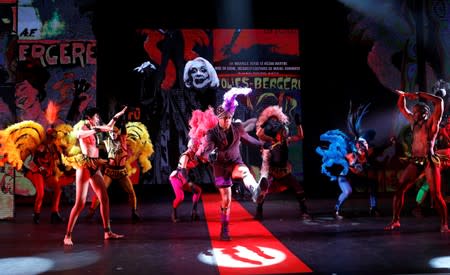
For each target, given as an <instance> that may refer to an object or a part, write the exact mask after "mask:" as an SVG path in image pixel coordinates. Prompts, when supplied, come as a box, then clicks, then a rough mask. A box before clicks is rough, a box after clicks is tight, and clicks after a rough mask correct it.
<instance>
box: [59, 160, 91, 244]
mask: <svg viewBox="0 0 450 275" xmlns="http://www.w3.org/2000/svg"><path fill="white" fill-rule="evenodd" d="M89 177H90V174H89V170H87V169H83V168H80V169H77V171H76V179H75V188H76V193H75V204H74V205H73V207H72V210H71V211H70V216H69V221H68V223H67V230H66V235H65V237H64V245H73V242H72V231H73V228H74V226H75V223H76V222H77V219H78V216H79V215H80V213H81V211H82V210H83V208H84V205H85V203H86V196H87V191H88V187H89V185H88V182H89Z"/></svg>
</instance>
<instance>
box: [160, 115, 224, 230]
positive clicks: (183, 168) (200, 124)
mask: <svg viewBox="0 0 450 275" xmlns="http://www.w3.org/2000/svg"><path fill="white" fill-rule="evenodd" d="M217 121H218V120H217V117H216V116H215V114H214V110H213V109H212V108H209V109H207V110H206V111H204V112H203V111H201V110H194V111H193V112H192V116H191V119H190V120H189V126H190V130H189V138H190V140H189V142H188V148H187V149H186V151H184V152H183V153H182V154H181V156H180V159H179V160H178V166H177V169H176V170H174V171H173V172H172V173H171V174H170V177H169V180H170V183H171V185H172V188H173V191H174V193H175V199H174V200H173V202H172V215H171V219H172V221H173V222H174V223H176V222H178V221H179V218H178V215H177V208H178V206H180V204H181V203H182V202H183V200H184V192H185V191H187V192H192V193H193V195H192V211H191V220H192V221H195V220H198V219H199V216H198V213H197V204H198V201H199V200H200V196H201V193H202V189H201V187H200V186H198V185H197V184H196V183H195V176H194V175H193V174H192V173H190V172H191V171H192V169H193V168H195V167H197V165H199V159H198V158H197V157H196V156H195V154H196V153H197V151H198V150H199V149H201V147H202V146H203V143H202V142H203V140H204V137H205V134H206V133H207V131H208V130H209V129H212V128H214V127H215V126H216V125H217Z"/></svg>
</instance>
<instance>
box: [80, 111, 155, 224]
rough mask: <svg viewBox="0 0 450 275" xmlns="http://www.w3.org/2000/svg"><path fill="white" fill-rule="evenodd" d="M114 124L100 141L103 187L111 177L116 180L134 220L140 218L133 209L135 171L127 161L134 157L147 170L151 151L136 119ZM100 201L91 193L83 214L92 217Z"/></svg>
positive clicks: (143, 126)
mask: <svg viewBox="0 0 450 275" xmlns="http://www.w3.org/2000/svg"><path fill="white" fill-rule="evenodd" d="M117 126H118V127H116V126H114V127H113V130H112V131H110V132H109V137H108V138H107V139H106V140H104V144H105V148H106V153H107V155H108V163H107V164H106V166H105V170H104V179H105V186H106V188H108V187H109V186H110V184H111V182H112V181H113V180H115V181H117V182H119V184H120V185H121V186H122V188H123V189H124V190H125V192H126V193H127V194H128V202H129V203H130V207H131V220H132V221H133V222H138V221H140V220H141V218H140V217H139V215H138V212H137V199H136V193H135V191H134V187H133V183H132V182H131V179H130V177H129V176H130V175H131V174H133V173H136V171H134V170H133V169H132V167H131V163H132V162H133V161H135V160H136V159H139V160H140V164H141V166H142V167H143V168H142V169H143V172H144V173H145V172H147V171H148V170H150V169H151V163H150V160H149V158H150V156H151V155H152V154H153V145H152V143H151V140H150V137H149V134H148V131H147V127H145V125H144V124H142V123H140V122H128V123H127V124H126V125H125V122H124V121H123V120H120V121H118V122H117ZM99 204H100V202H99V200H98V198H97V196H95V197H94V198H93V199H92V203H91V207H90V208H89V213H88V215H87V216H86V218H87V219H90V218H92V217H93V216H94V214H95V210H96V209H97V207H98V206H99Z"/></svg>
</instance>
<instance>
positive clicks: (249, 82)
mask: <svg viewBox="0 0 450 275" xmlns="http://www.w3.org/2000/svg"><path fill="white" fill-rule="evenodd" d="M136 34H137V35H138V36H140V37H142V40H143V41H144V42H143V45H142V47H143V50H144V51H145V53H146V56H145V59H146V60H148V61H150V62H151V63H152V64H153V65H154V66H155V69H154V70H153V71H152V72H150V73H149V74H148V76H147V77H146V80H145V81H142V82H141V83H142V86H141V87H140V88H139V89H138V91H137V92H136V93H139V95H140V96H139V102H140V103H141V104H142V105H141V106H139V108H140V110H141V113H142V120H144V122H145V123H146V124H147V126H148V127H149V129H150V131H151V132H152V133H151V134H152V135H151V136H152V141H153V144H154V146H155V155H154V157H153V171H154V173H153V175H152V176H151V178H150V179H148V181H147V182H148V183H166V182H167V178H168V176H169V174H170V172H171V171H172V170H173V169H175V168H176V165H177V162H178V157H179V155H180V154H181V153H182V152H183V151H184V150H185V149H186V145H187V139H188V138H187V132H188V126H187V121H188V120H189V118H190V114H191V112H192V110H194V109H196V108H200V109H205V108H206V107H207V106H212V107H216V106H218V105H220V104H221V103H222V97H223V94H224V93H225V92H226V91H228V90H229V89H230V88H232V87H249V88H251V89H252V93H251V94H250V95H249V96H248V97H238V99H237V100H238V101H239V107H238V108H237V111H236V114H235V117H234V118H235V119H239V120H241V121H247V120H249V119H252V118H257V116H258V114H259V113H260V112H261V111H262V110H263V109H264V108H265V107H267V106H269V105H278V106H280V107H282V109H283V111H284V112H285V113H286V114H287V115H288V116H289V118H290V120H291V121H293V118H294V115H295V114H301V81H300V78H301V73H300V44H299V43H300V40H299V39H300V37H299V31H298V30H296V29H212V30H211V29H138V30H137V31H136ZM196 57H203V58H205V59H206V60H208V61H209V62H210V63H211V64H212V65H213V67H214V69H215V70H216V73H217V75H218V77H219V81H220V85H219V87H217V88H216V89H213V90H211V89H208V90H206V91H196V90H193V89H188V88H186V87H185V85H184V83H183V70H184V65H185V64H186V62H188V61H190V60H193V59H195V58H196ZM146 60H142V61H146ZM146 112H151V114H146ZM290 130H291V131H292V132H291V134H295V133H296V127H295V124H294V123H293V122H292V123H291V124H290ZM250 134H251V135H253V136H255V133H254V131H253V132H251V133H250ZM242 150H243V152H242V153H243V157H244V161H246V162H247V163H248V164H250V165H251V166H252V167H253V171H254V172H255V174H257V173H258V172H259V167H260V165H261V158H260V152H259V151H258V150H256V149H252V148H249V147H247V146H243V149H242ZM290 160H291V162H292V164H293V168H294V169H293V172H294V174H295V175H296V176H298V177H299V178H300V179H303V164H302V162H303V153H302V143H301V142H299V143H298V144H295V145H293V146H292V147H291V151H290ZM156 171H157V172H156ZM203 179H204V180H203V181H204V182H203V183H207V184H211V182H212V178H211V173H210V172H205V176H204V177H203Z"/></svg>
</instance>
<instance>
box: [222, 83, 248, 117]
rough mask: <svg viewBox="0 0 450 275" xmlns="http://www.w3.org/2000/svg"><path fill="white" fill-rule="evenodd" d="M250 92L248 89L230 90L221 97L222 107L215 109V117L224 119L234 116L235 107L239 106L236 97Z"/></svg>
mask: <svg viewBox="0 0 450 275" xmlns="http://www.w3.org/2000/svg"><path fill="white" fill-rule="evenodd" d="M251 92H252V89H250V88H231V89H230V90H228V91H227V92H226V93H225V94H224V95H223V102H222V105H220V106H219V107H217V109H216V114H217V116H218V117H219V118H220V117H224V116H227V115H228V116H230V117H232V116H233V115H234V111H236V107H237V106H238V105H239V103H238V101H237V100H236V97H237V96H238V95H248V94H250V93H251Z"/></svg>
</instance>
